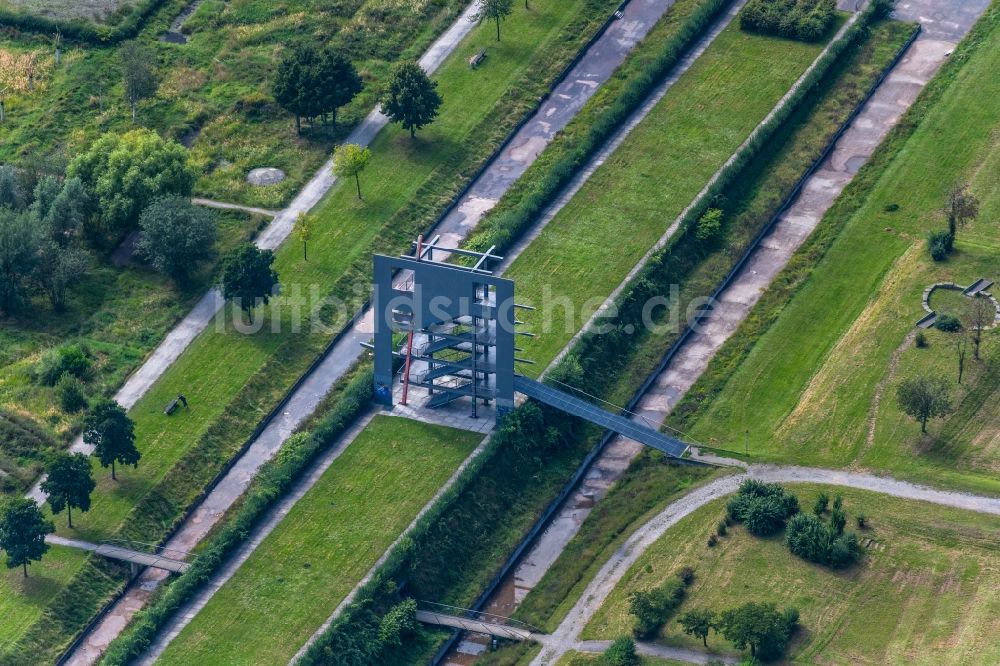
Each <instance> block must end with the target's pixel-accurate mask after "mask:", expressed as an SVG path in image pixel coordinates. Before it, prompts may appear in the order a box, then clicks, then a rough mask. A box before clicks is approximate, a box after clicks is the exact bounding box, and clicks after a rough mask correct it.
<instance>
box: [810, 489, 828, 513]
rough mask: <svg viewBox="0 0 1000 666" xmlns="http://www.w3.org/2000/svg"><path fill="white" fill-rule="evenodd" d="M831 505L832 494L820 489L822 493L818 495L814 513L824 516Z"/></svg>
mask: <svg viewBox="0 0 1000 666" xmlns="http://www.w3.org/2000/svg"><path fill="white" fill-rule="evenodd" d="M829 505H830V496H829V495H827V494H826V493H824V492H822V491H820V494H819V495H817V496H816V504H814V505H813V513H814V514H816V515H817V516H822V515H823V514H824V513H826V509H827V507H828V506H829Z"/></svg>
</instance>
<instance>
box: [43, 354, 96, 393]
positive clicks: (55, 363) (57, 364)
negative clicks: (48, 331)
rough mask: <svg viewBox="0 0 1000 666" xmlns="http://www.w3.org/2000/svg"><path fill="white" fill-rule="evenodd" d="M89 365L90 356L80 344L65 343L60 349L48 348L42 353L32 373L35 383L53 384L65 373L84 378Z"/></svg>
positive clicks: (88, 373)
mask: <svg viewBox="0 0 1000 666" xmlns="http://www.w3.org/2000/svg"><path fill="white" fill-rule="evenodd" d="M90 367H91V362H90V357H89V356H88V355H87V351H86V350H85V349H84V348H83V347H82V346H80V345H67V346H65V347H62V348H61V349H50V350H48V351H46V352H45V353H44V354H42V357H41V358H40V359H39V360H38V363H37V364H36V365H35V368H34V370H33V374H34V377H35V381H36V382H37V383H39V384H43V385H45V386H55V385H56V383H57V382H58V381H59V379H60V378H62V376H63V375H65V374H69V375H72V376H73V377H76V378H77V379H86V378H87V377H88V376H89V375H90Z"/></svg>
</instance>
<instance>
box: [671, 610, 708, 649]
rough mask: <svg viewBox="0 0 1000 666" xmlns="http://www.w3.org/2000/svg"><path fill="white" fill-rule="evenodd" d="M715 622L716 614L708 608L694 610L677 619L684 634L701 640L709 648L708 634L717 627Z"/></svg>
mask: <svg viewBox="0 0 1000 666" xmlns="http://www.w3.org/2000/svg"><path fill="white" fill-rule="evenodd" d="M715 621H716V617H715V612H714V611H711V610H709V609H707V608H693V609H691V610H689V611H688V612H686V613H684V614H683V615H681V616H680V617H679V618H678V619H677V622H678V623H679V624H680V625H681V628H682V629H683V630H684V633H685V634H687V635H688V636H694V637H695V638H700V639H701V642H702V644H703V645H704V646H705V647H708V632H709V631H711V630H712V629H713V628H714V627H715Z"/></svg>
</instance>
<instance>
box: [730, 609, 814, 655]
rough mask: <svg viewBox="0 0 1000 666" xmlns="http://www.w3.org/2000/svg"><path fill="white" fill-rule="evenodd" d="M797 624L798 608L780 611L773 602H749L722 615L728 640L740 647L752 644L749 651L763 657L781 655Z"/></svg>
mask: <svg viewBox="0 0 1000 666" xmlns="http://www.w3.org/2000/svg"><path fill="white" fill-rule="evenodd" d="M797 626H798V611H796V610H795V609H791V608H790V609H787V610H785V611H784V612H781V611H779V610H778V609H777V607H776V606H775V605H774V604H770V603H760V602H750V603H747V604H744V605H742V606H740V607H739V608H733V609H730V610H727V611H725V612H724V613H722V615H721V616H720V617H719V630H720V631H721V632H722V635H723V636H725V637H726V640H728V641H730V642H731V643H732V644H733V645H735V646H736V647H737V648H738V649H740V650H743V649H746V648H750V655H751V656H752V657H758V658H761V659H772V658H774V657H778V656H780V655H781V654H782V653H783V652H784V651H785V647H786V646H787V645H788V639H789V638H791V635H792V633H793V632H794V630H795V628H796V627H797Z"/></svg>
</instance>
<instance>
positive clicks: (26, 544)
mask: <svg viewBox="0 0 1000 666" xmlns="http://www.w3.org/2000/svg"><path fill="white" fill-rule="evenodd" d="M55 530H56V528H55V525H53V524H52V521H50V520H46V519H45V516H43V515H42V512H41V511H40V510H39V508H38V505H37V504H35V502H34V501H33V500H30V499H28V498H26V497H11V498H9V499H8V500H7V501H6V502H5V503H4V504H3V506H0V549H2V550H4V551H6V552H7V568H8V569H16V568H17V567H21V568H22V569H23V571H24V577H25V578H27V577H28V565H29V564H31V563H32V562H35V561H38V560H40V559H42V556H43V555H45V553H46V552H48V550H49V545H48V544H47V543H45V535H46V534H51V533H52V532H55Z"/></svg>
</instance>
